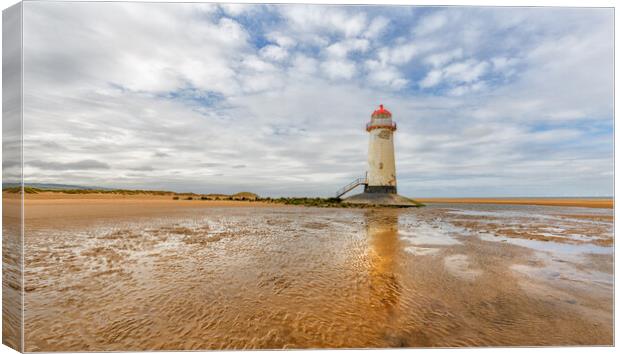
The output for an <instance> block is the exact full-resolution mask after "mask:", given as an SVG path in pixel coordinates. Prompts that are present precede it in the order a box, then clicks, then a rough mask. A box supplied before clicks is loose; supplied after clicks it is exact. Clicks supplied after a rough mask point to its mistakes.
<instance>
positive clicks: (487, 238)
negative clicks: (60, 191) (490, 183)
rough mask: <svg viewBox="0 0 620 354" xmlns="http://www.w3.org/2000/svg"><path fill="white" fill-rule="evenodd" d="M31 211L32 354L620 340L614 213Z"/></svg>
mask: <svg viewBox="0 0 620 354" xmlns="http://www.w3.org/2000/svg"><path fill="white" fill-rule="evenodd" d="M26 199H27V200H26V208H25V218H26V226H25V229H26V240H25V247H26V252H25V253H26V256H25V267H26V268H25V269H26V271H25V289H26V295H25V318H26V324H25V348H24V349H25V350H26V351H104V350H158V349H165V350H182V349H242V348H264V349H267V348H363V347H375V348H376V347H437V346H439V347H462V346H523V345H526V346H539V345H554V346H557V345H612V344H613V321H612V320H613V318H612V316H613V313H612V305H613V274H612V272H613V247H612V246H613V220H612V218H611V216H612V210H610V209H600V208H578V207H570V208H569V207H558V206H524V205H468V204H432V205H429V206H428V207H425V208H419V209H415V210H412V209H327V208H325V209H322V208H308V207H291V206H281V205H273V204H262V203H255V202H229V201H222V202H207V201H172V200H170V199H168V200H164V199H162V200H160V201H157V200H155V199H151V198H149V200H144V199H139V198H134V199H127V200H123V201H119V200H114V199H100V200H95V199H88V201H87V200H82V199H79V198H78V199H73V200H68V199H63V200H58V199H56V200H45V199H41V198H39V199H37V198H29V197H28V196H27V198H26Z"/></svg>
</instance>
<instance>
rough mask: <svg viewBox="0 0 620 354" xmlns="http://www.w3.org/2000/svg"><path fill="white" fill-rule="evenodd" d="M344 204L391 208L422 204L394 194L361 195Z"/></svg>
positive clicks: (345, 200) (347, 200)
mask: <svg viewBox="0 0 620 354" xmlns="http://www.w3.org/2000/svg"><path fill="white" fill-rule="evenodd" d="M343 202H344V203H350V204H365V205H373V206H391V207H402V208H408V207H419V206H422V204H420V203H417V202H416V201H414V200H412V199H409V198H405V197H403V196H401V195H398V194H396V193H377V192H374V193H361V194H356V195H354V196H351V197H349V198H346V199H344V200H343Z"/></svg>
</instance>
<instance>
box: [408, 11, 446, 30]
mask: <svg viewBox="0 0 620 354" xmlns="http://www.w3.org/2000/svg"><path fill="white" fill-rule="evenodd" d="M447 22H448V19H447V17H446V14H445V13H443V12H440V13H435V14H433V15H430V16H427V17H424V18H423V19H422V20H421V21H420V22H419V23H418V24H417V25H416V27H415V28H414V30H413V31H414V33H415V34H417V35H420V36H422V35H427V34H430V33H432V32H435V31H437V30H439V29H441V28H442V27H443V26H444V25H445V24H446V23H447Z"/></svg>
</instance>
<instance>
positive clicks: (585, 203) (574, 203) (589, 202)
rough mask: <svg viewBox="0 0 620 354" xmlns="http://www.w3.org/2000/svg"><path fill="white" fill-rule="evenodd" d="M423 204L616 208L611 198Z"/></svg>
mask: <svg viewBox="0 0 620 354" xmlns="http://www.w3.org/2000/svg"><path fill="white" fill-rule="evenodd" d="M416 200H417V201H419V202H421V203H452V204H455V203H458V204H509V205H547V206H566V207H584V208H606V209H612V208H613V207H614V200H613V199H611V198H421V199H417V198H416Z"/></svg>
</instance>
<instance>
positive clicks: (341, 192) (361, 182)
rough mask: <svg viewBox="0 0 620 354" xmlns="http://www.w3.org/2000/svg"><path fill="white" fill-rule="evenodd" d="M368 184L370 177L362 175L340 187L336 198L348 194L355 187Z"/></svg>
mask: <svg viewBox="0 0 620 354" xmlns="http://www.w3.org/2000/svg"><path fill="white" fill-rule="evenodd" d="M367 184H368V179H367V178H366V177H362V178H358V179H356V180H355V181H353V182H351V183H349V184H347V185H346V186H344V187H342V188H340V189H339V190H338V191H337V192H336V198H340V197H342V196H343V195H345V194H347V193H348V192H349V191H351V190H352V189H353V188H355V187H357V186H359V185H367Z"/></svg>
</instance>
